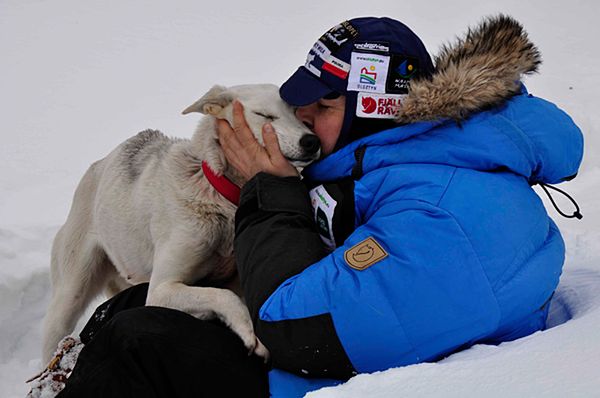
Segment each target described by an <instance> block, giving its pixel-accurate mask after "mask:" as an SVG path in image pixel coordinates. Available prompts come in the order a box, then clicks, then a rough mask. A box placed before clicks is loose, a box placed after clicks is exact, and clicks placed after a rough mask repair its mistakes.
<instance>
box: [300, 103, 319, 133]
mask: <svg viewBox="0 0 600 398" xmlns="http://www.w3.org/2000/svg"><path fill="white" fill-rule="evenodd" d="M296 118H297V119H298V120H300V121H301V122H302V123H303V124H304V125H305V126H306V127H308V128H309V129H310V130H311V131H313V128H314V127H315V124H314V111H313V109H312V106H311V105H306V106H299V107H298V108H296Z"/></svg>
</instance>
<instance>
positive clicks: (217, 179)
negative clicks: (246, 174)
mask: <svg viewBox="0 0 600 398" xmlns="http://www.w3.org/2000/svg"><path fill="white" fill-rule="evenodd" d="M202 171H203V172H204V176H205V177H206V179H207V180H208V182H210V185H212V186H213V188H215V189H216V190H217V192H219V193H220V194H221V195H223V196H224V197H225V199H227V200H228V201H230V202H231V203H233V204H234V205H236V206H239V204H240V191H241V189H240V187H238V186H237V185H235V184H234V183H233V181H231V180H230V179H229V178H227V177H225V176H217V175H216V174H215V172H214V171H213V170H212V169H211V168H210V167H209V166H208V164H207V163H206V162H202Z"/></svg>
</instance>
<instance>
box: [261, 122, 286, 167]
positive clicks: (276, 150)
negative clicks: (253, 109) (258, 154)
mask: <svg viewBox="0 0 600 398" xmlns="http://www.w3.org/2000/svg"><path fill="white" fill-rule="evenodd" d="M262 133H263V141H264V143H265V149H266V150H267V154H268V155H269V158H270V159H271V163H274V164H278V163H280V162H281V161H286V159H285V156H283V154H282V153H281V148H280V147H279V140H278V139H277V134H275V130H274V129H273V126H271V124H270V123H266V124H265V125H264V126H263V129H262Z"/></svg>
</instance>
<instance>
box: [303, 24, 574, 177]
mask: <svg viewBox="0 0 600 398" xmlns="http://www.w3.org/2000/svg"><path fill="white" fill-rule="evenodd" d="M540 62H541V59H540V53H539V51H538V50H537V48H536V47H535V46H534V45H533V43H531V42H530V41H529V39H528V37H527V34H526V33H525V31H524V30H523V28H522V26H521V25H520V24H519V23H518V22H517V21H515V20H514V19H512V18H510V17H507V16H503V15H500V16H498V17H494V18H488V19H486V20H485V21H484V22H483V23H481V24H480V25H479V26H478V27H476V28H475V29H469V30H468V32H467V34H466V35H465V37H464V38H460V39H458V40H457V42H456V43H455V44H454V45H449V46H444V47H443V48H442V50H441V52H440V54H439V55H438V56H437V57H436V69H435V72H434V74H433V75H432V76H431V78H429V79H424V80H420V81H415V82H413V83H411V87H410V90H409V94H408V96H407V98H406V99H405V100H404V101H403V106H402V108H401V110H400V112H399V114H398V117H397V120H398V122H399V123H402V124H403V125H401V126H399V127H397V128H394V129H391V130H386V131H383V132H380V133H377V134H374V135H372V136H368V137H365V138H363V139H360V140H357V141H355V142H352V143H351V144H349V145H347V146H346V147H344V148H342V149H340V150H339V151H337V152H335V153H333V154H331V155H329V156H328V157H327V158H325V159H323V160H321V161H320V162H318V163H315V164H313V165H311V166H310V167H309V168H307V169H306V170H305V173H304V174H305V175H306V176H307V177H308V178H310V179H313V180H316V181H322V180H325V179H327V180H332V179H337V178H342V177H345V176H348V175H350V174H351V172H352V168H353V167H354V165H355V164H356V159H355V152H356V150H357V148H359V147H367V149H366V152H365V156H364V160H363V162H362V171H363V172H364V173H367V172H368V171H370V170H372V169H378V168H382V167H387V166H391V165H394V164H402V163H430V164H444V165H449V166H455V167H462V168H471V169H475V170H480V171H496V170H511V171H512V172H514V173H516V174H519V175H522V176H524V177H525V178H526V179H528V180H529V182H530V183H536V182H544V183H558V182H561V181H564V180H566V179H569V178H571V177H573V176H574V175H575V174H576V173H577V169H578V167H579V164H580V163H581V158H582V155H583V137H582V134H581V131H580V130H579V128H578V127H577V126H576V125H575V123H574V122H573V121H572V119H571V118H570V117H569V116H568V115H567V114H566V113H565V112H563V111H562V110H560V109H559V108H558V107H556V106H555V105H554V104H552V103H550V102H548V101H545V100H543V99H541V98H537V97H534V96H532V95H531V94H528V93H527V90H526V89H525V87H524V86H523V84H522V83H521V82H520V79H521V77H522V76H523V75H524V74H527V73H532V72H535V71H536V70H537V67H538V65H539V64H540ZM406 123H409V124H406Z"/></svg>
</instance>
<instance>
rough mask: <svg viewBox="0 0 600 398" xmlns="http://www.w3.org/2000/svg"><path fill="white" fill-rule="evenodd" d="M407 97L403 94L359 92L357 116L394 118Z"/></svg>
mask: <svg viewBox="0 0 600 398" xmlns="http://www.w3.org/2000/svg"><path fill="white" fill-rule="evenodd" d="M404 98H406V95H403V94H372V93H364V92H360V93H358V97H357V100H356V116H358V117H363V118H370V119H394V118H395V117H396V114H397V113H398V110H400V107H401V106H402V101H403V100H404Z"/></svg>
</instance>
